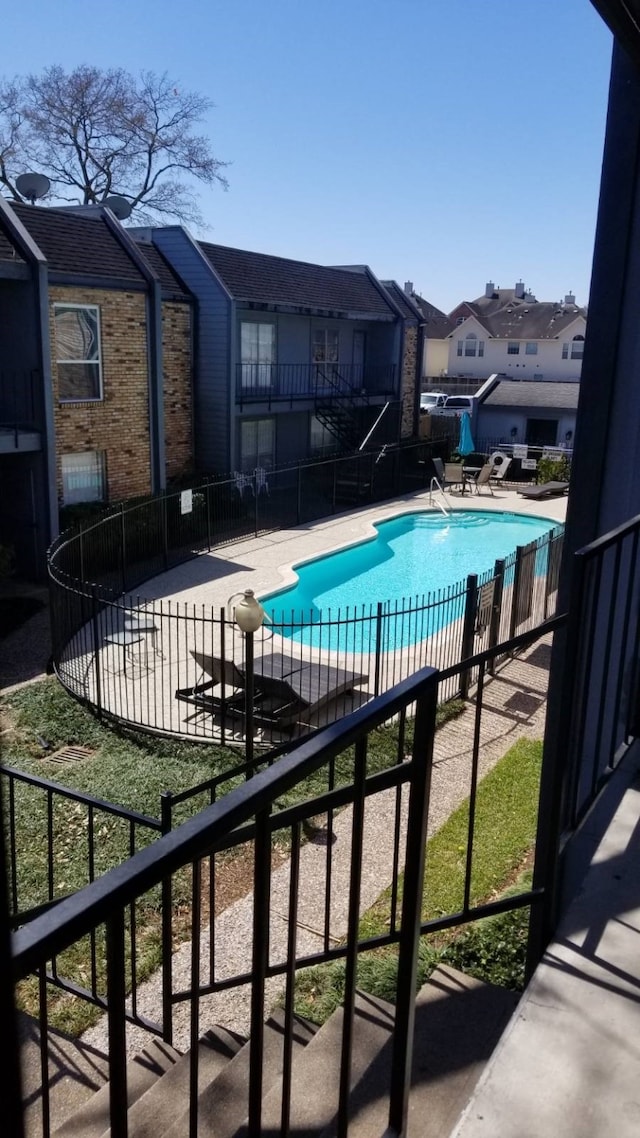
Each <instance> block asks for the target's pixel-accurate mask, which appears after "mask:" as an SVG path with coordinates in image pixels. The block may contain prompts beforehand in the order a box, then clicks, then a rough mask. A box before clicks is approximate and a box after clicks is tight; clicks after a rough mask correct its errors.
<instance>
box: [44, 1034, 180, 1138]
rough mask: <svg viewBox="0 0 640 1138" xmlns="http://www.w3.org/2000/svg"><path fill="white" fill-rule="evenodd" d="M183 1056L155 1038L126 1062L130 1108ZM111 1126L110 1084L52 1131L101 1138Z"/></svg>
mask: <svg viewBox="0 0 640 1138" xmlns="http://www.w3.org/2000/svg"><path fill="white" fill-rule="evenodd" d="M179 1059H180V1053H179V1052H178V1051H176V1050H175V1048H173V1047H170V1046H169V1044H168V1043H163V1042H162V1040H161V1039H152V1040H150V1042H149V1043H148V1044H147V1046H146V1047H145V1048H144V1050H143V1051H141V1052H140V1054H139V1055H136V1056H135V1058H134V1059H132V1060H131V1061H130V1062H129V1063H127V1101H128V1104H129V1107H130V1108H131V1107H133V1105H134V1104H135V1103H136V1102H137V1101H138V1100H139V1099H140V1098H142V1097H144V1096H145V1095H146V1093H147V1092H148V1090H149V1088H150V1087H152V1086H153V1085H154V1084H155V1083H157V1082H161V1081H162V1076H163V1075H165V1074H166V1073H167V1072H169V1071H170V1070H171V1069H172V1068H173V1067H174V1065H175V1064H176V1063H177V1061H178V1060H179ZM108 1125H109V1084H108V1083H105V1084H104V1085H103V1086H102V1087H101V1088H100V1090H98V1091H94V1093H93V1094H92V1095H91V1097H90V1098H89V1099H88V1100H87V1102H85V1103H83V1105H82V1106H80V1107H78V1108H77V1109H76V1110H74V1112H73V1114H71V1115H70V1117H69V1118H67V1119H66V1121H65V1122H63V1123H62V1125H61V1126H58V1128H57V1129H56V1130H54V1132H53V1138H99V1136H100V1135H101V1134H104V1132H105V1128H107V1127H108Z"/></svg>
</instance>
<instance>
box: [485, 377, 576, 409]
mask: <svg viewBox="0 0 640 1138" xmlns="http://www.w3.org/2000/svg"><path fill="white" fill-rule="evenodd" d="M579 394H580V384H579V383H563V382H559V381H556V380H549V381H547V382H544V381H540V380H538V381H535V380H532V381H527V380H508V379H501V380H500V381H499V382H498V383H497V384H496V385H495V387H494V388H493V389H492V390H491V391H490V392H489V394H488V395H487V396H486V397H485V398H484V399H483V400H482V406H483V407H540V408H548V409H549V410H558V411H575V409H576V408H577V406H578V396H579Z"/></svg>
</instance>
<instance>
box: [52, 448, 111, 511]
mask: <svg viewBox="0 0 640 1138" xmlns="http://www.w3.org/2000/svg"><path fill="white" fill-rule="evenodd" d="M60 466H61V472H62V503H63V505H64V506H72V505H73V504H74V503H75V502H104V500H105V498H106V496H107V480H106V463H105V454H104V451H102V450H88V451H83V452H82V453H77V454H63V455H61V456H60Z"/></svg>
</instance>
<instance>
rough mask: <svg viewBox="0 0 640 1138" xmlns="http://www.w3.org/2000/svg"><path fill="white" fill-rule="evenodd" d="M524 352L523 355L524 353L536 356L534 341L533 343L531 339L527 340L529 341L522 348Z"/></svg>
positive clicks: (536, 346) (536, 348) (536, 349)
mask: <svg viewBox="0 0 640 1138" xmlns="http://www.w3.org/2000/svg"><path fill="white" fill-rule="evenodd" d="M524 353H525V355H526V356H537V354H538V345H537V344H536V343H535V342H534V341H533V340H531V341H530V342H529V343H528V344H527V345H526V346H525V349H524Z"/></svg>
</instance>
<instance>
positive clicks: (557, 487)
mask: <svg viewBox="0 0 640 1138" xmlns="http://www.w3.org/2000/svg"><path fill="white" fill-rule="evenodd" d="M568 491H569V483H568V482H541V483H540V485H539V486H523V487H522V490H518V493H519V494H520V495H521V496H522V497H523V498H556V497H558V496H559V495H561V494H567V493H568Z"/></svg>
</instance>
